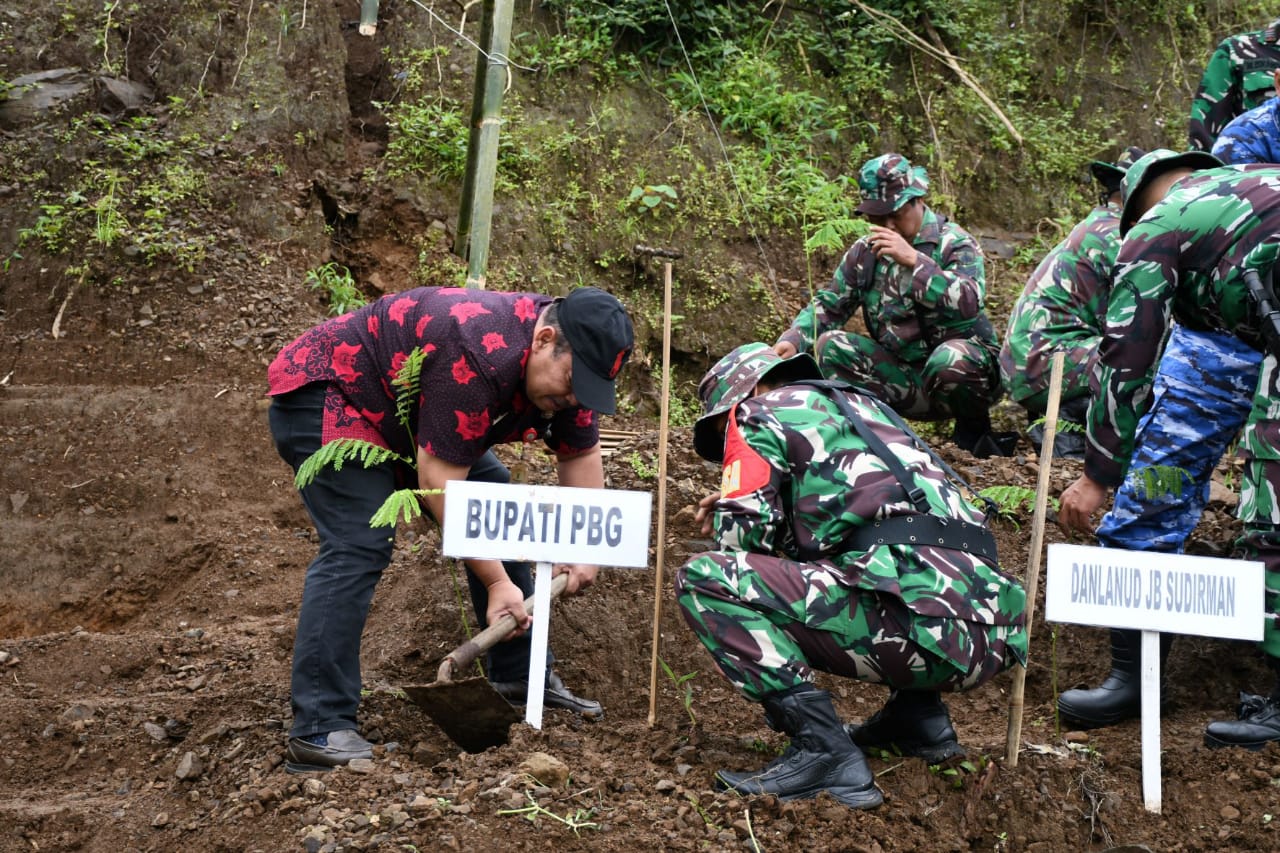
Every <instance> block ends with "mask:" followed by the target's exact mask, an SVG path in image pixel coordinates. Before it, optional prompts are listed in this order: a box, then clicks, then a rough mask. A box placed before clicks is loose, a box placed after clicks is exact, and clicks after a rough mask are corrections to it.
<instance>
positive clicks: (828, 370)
mask: <svg viewBox="0 0 1280 853" xmlns="http://www.w3.org/2000/svg"><path fill="white" fill-rule="evenodd" d="M814 349H815V352H816V354H817V358H818V366H819V367H821V368H822V372H823V374H824V375H825V376H827V377H829V378H831V379H843V380H844V381H845V382H848V383H849V384H850V385H853V386H855V387H857V388H861V389H863V390H865V391H866V392H867V393H868V394H870V395H871V396H873V397H875V398H877V399H878V400H880V401H881V402H884V403H887V404H888V405H889V406H890V407H891V408H892V409H893V410H894V411H896V412H897V413H898V414H900V415H902V416H904V417H908V418H916V419H920V420H941V419H943V418H949V417H954V416H959V417H966V416H972V417H981V416H983V415H985V414H986V412H987V410H988V409H990V408H991V406H992V404H993V403H995V402H996V401H997V400H999V399H1000V395H1001V393H1002V391H1001V385H1000V367H999V364H998V363H997V361H996V355H997V350H996V345H995V344H994V343H993V342H991V341H987V340H985V339H983V338H978V337H973V338H952V339H951V340H948V341H943V342H942V343H940V344H938V346H936V347H934V349H933V351H932V352H931V353H929V357H928V358H926V359H925V360H924V361H920V362H906V361H902V360H901V359H899V358H898V357H897V356H896V355H894V354H893V353H891V352H889V350H887V349H885V348H884V347H882V346H881V345H880V344H878V343H876V342H875V341H873V340H872V339H871V338H868V337H866V336H864V335H855V334H852V333H850V332H825V333H823V334H822V335H821V336H820V337H819V338H818V343H817V346H816V347H815V348H814Z"/></svg>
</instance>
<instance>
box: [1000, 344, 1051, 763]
mask: <svg viewBox="0 0 1280 853" xmlns="http://www.w3.org/2000/svg"><path fill="white" fill-rule="evenodd" d="M1061 396H1062V352H1061V350H1059V351H1058V352H1055V353H1054V354H1053V366H1052V368H1051V369H1050V373H1049V401H1048V405H1047V406H1046V407H1045V412H1044V438H1043V439H1041V441H1040V476H1039V478H1038V480H1037V481H1036V506H1035V515H1034V516H1033V521H1032V523H1031V551H1030V553H1029V554H1028V555H1027V583H1026V590H1027V659H1028V660H1030V659H1031V623H1032V621H1033V617H1034V616H1035V612H1036V591H1037V590H1038V589H1039V587H1040V553H1041V552H1042V551H1043V550H1044V514H1045V505H1046V504H1048V502H1049V470H1050V468H1052V467H1053V439H1054V437H1055V436H1056V435H1057V433H1058V401H1059V399H1060V398H1061ZM1026 688H1027V668H1026V667H1025V666H1017V667H1014V670H1013V691H1012V693H1011V694H1010V696H1009V736H1008V739H1007V741H1006V744H1005V761H1006V762H1007V763H1008V764H1009V766H1010V767H1017V766H1018V744H1019V742H1020V741H1021V740H1022V705H1023V694H1024V693H1025V692H1026Z"/></svg>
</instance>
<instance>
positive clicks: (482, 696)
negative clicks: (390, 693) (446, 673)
mask: <svg viewBox="0 0 1280 853" xmlns="http://www.w3.org/2000/svg"><path fill="white" fill-rule="evenodd" d="M404 692H405V693H406V694H408V696H409V698H410V699H412V700H413V701H414V703H415V704H417V706H418V707H419V708H421V709H422V710H423V711H424V712H426V714H427V716H428V717H430V718H431V721H432V722H433V723H435V724H436V725H437V726H439V727H440V729H441V730H442V731H443V732H444V733H445V734H446V735H448V736H449V739H450V740H452V741H453V742H454V743H456V744H457V745H458V746H460V747H462V748H463V749H464V750H466V751H467V752H484V751H485V750H486V749H488V748H489V747H491V746H501V745H502V744H504V743H506V742H507V740H508V738H509V732H510V729H511V724H512V723H518V722H520V720H521V719H522V715H521V714H520V712H519V711H517V710H516V709H515V707H514V706H513V705H512V704H511V703H510V702H508V701H507V700H506V699H504V698H502V696H501V695H500V694H499V693H498V691H496V690H494V689H493V685H492V684H490V683H489V681H488V679H486V678H483V677H476V678H464V679H463V680H462V681H448V682H437V683H435V684H426V685H413V686H409V687H406V688H404Z"/></svg>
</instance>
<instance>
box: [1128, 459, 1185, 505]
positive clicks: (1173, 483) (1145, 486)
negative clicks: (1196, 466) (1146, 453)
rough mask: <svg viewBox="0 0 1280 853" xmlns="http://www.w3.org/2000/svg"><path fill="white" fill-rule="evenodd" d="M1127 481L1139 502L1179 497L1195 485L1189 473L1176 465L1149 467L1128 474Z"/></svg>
mask: <svg viewBox="0 0 1280 853" xmlns="http://www.w3.org/2000/svg"><path fill="white" fill-rule="evenodd" d="M1129 481H1130V482H1131V483H1132V484H1133V490H1134V492H1135V493H1136V495H1137V497H1138V498H1139V499H1140V500H1153V499H1155V498H1161V497H1166V496H1169V495H1179V494H1181V493H1182V490H1183V489H1184V488H1185V487H1187V486H1189V485H1192V484H1194V483H1195V480H1194V479H1193V478H1192V476H1191V472H1190V471H1188V470H1187V469H1186V468H1179V467H1178V466H1177V465H1150V466H1148V467H1146V468H1136V469H1134V470H1133V471H1130V472H1129Z"/></svg>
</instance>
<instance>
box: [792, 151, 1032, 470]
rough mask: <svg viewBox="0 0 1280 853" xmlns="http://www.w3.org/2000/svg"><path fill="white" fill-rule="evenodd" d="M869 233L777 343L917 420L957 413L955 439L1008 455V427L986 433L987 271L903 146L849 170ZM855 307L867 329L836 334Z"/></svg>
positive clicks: (992, 358)
mask: <svg viewBox="0 0 1280 853" xmlns="http://www.w3.org/2000/svg"><path fill="white" fill-rule="evenodd" d="M858 186H859V188H860V189H861V191H862V201H861V203H860V204H859V205H858V212H859V213H861V214H863V215H864V216H866V217H867V219H868V220H870V222H871V230H870V233H869V234H867V235H866V236H865V237H862V238H860V239H859V240H858V241H857V242H855V243H854V244H853V245H852V246H851V247H850V248H849V250H848V251H847V252H845V255H844V259H843V260H841V262H840V266H839V267H838V268H837V269H836V272H835V275H834V276H833V277H832V279H831V282H830V283H829V284H828V285H827V286H826V287H824V288H823V289H822V290H819V291H818V292H817V293H815V294H814V296H813V299H812V300H811V301H810V303H809V305H808V306H806V307H805V308H804V310H802V311H801V312H800V314H799V315H798V316H797V317H796V318H795V320H794V321H793V322H792V323H791V328H789V329H787V330H786V331H785V332H784V333H783V334H782V335H781V336H780V337H779V338H778V340H777V343H775V344H774V347H773V348H774V351H776V352H777V353H778V354H779V355H781V356H783V357H784V358H786V357H788V356H791V355H794V354H795V353H797V352H809V351H811V350H812V351H813V352H814V354H815V355H816V357H817V359H818V364H819V366H821V368H822V372H823V373H824V374H825V375H827V376H829V377H831V378H833V379H842V380H844V381H846V382H848V383H849V384H851V385H855V386H857V387H858V388H860V389H862V390H864V391H866V392H867V393H868V394H871V395H872V396H873V397H875V398H876V399H878V400H881V401H883V402H885V403H888V404H889V405H890V406H891V407H892V408H893V409H894V410H895V411H897V412H898V413H899V414H901V415H904V416H906V417H909V418H915V419H917V420H943V419H946V418H952V417H954V418H955V432H954V435H953V440H954V441H955V442H956V444H957V445H959V446H960V447H962V448H963V449H965V450H968V451H970V452H971V453H973V454H974V455H975V456H992V455H1003V456H1007V455H1009V454H1010V453H1011V452H1012V449H1013V445H1014V444H1016V442H1017V436H1016V435H1002V434H997V433H993V432H992V430H991V417H990V414H989V410H990V408H991V406H992V404H993V403H995V402H996V401H997V400H999V399H1000V394H1001V393H1002V390H1001V387H1000V367H999V365H998V364H997V363H996V356H997V355H998V353H999V351H1000V347H999V344H997V343H996V334H995V329H994V328H993V327H992V325H991V320H990V319H989V318H988V317H987V314H986V312H985V311H984V309H983V300H984V299H985V298H986V292H987V285H986V272H985V268H984V266H983V260H982V250H981V249H980V248H979V246H978V241H977V240H975V239H974V238H973V236H972V235H971V234H969V233H968V232H967V231H965V230H964V229H963V228H961V227H960V226H958V225H956V224H955V223H953V222H949V221H948V220H947V218H946V217H945V216H942V215H941V214H938V213H935V212H934V211H933V210H930V209H929V207H928V206H927V205H926V204H925V203H924V196H925V194H926V192H928V189H929V178H928V176H927V175H926V174H925V170H924V168H923V167H920V166H912V165H911V163H910V161H908V160H907V159H906V158H905V157H903V156H902V155H901V154H885V155H883V156H881V157H876V158H875V159H873V160H869V161H868V162H867V163H865V164H864V165H863V167H862V169H861V170H860V171H859V173H858ZM859 308H861V309H862V317H863V321H864V323H865V325H866V329H867V334H866V335H860V334H854V333H851V332H846V331H844V326H845V324H846V323H848V322H849V319H850V318H851V317H852V316H853V314H854V312H856V311H857V310H858V309H859Z"/></svg>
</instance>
